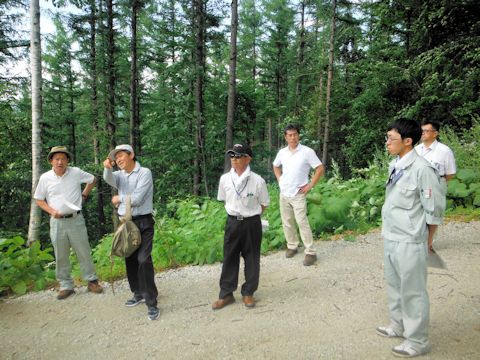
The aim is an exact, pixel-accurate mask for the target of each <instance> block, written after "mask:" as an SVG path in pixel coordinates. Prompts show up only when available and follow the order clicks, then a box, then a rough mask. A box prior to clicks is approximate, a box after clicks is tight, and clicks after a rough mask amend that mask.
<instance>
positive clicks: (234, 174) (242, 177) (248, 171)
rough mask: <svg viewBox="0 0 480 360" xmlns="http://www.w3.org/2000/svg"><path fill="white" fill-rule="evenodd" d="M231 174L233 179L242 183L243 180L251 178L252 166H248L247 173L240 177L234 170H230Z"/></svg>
mask: <svg viewBox="0 0 480 360" xmlns="http://www.w3.org/2000/svg"><path fill="white" fill-rule="evenodd" d="M230 174H231V176H232V179H234V180H235V181H236V182H239V183H241V182H242V181H243V180H245V179H246V178H248V177H249V176H250V165H248V166H247V168H246V169H245V171H244V172H243V173H242V175H240V176H238V174H237V172H236V171H235V169H234V168H230Z"/></svg>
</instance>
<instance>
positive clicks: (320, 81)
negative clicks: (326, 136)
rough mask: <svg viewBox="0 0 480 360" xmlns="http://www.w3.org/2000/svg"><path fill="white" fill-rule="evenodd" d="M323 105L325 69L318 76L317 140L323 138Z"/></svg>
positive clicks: (319, 148) (319, 146)
mask: <svg viewBox="0 0 480 360" xmlns="http://www.w3.org/2000/svg"><path fill="white" fill-rule="evenodd" d="M322 103H323V69H322V68H321V69H320V75H319V76H318V104H319V106H318V118H317V139H319V140H320V138H321V137H322V111H321V109H322ZM317 150H318V152H320V150H321V144H320V142H318V149H317Z"/></svg>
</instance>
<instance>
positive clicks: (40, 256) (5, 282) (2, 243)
mask: <svg viewBox="0 0 480 360" xmlns="http://www.w3.org/2000/svg"><path fill="white" fill-rule="evenodd" d="M24 245H25V240H24V239H23V238H22V237H20V236H15V237H13V238H8V239H0V292H4V291H5V292H7V293H10V292H13V293H15V294H25V293H26V292H27V290H31V289H33V290H42V289H44V288H45V287H46V286H48V285H50V284H51V283H52V282H53V281H54V279H55V273H54V271H53V270H51V269H50V268H49V267H48V264H49V263H50V262H52V261H53V260H54V258H53V256H52V255H51V252H52V249H51V248H47V249H45V250H42V249H40V243H39V242H38V241H37V242H34V243H33V244H32V246H31V247H29V248H25V246H24Z"/></svg>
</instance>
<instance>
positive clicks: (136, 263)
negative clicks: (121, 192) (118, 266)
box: [125, 215, 158, 306]
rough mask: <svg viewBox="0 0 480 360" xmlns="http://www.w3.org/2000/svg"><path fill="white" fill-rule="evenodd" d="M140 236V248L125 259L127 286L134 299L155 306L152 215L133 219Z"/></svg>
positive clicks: (156, 294)
mask: <svg viewBox="0 0 480 360" xmlns="http://www.w3.org/2000/svg"><path fill="white" fill-rule="evenodd" d="M133 222H134V223H135V225H137V227H138V229H139V230H140V234H141V236H142V243H141V245H140V247H139V248H138V249H137V250H136V251H135V252H134V253H133V254H132V255H130V256H129V257H128V258H125V265H126V268H127V278H128V284H129V285H130V290H132V292H133V294H134V296H135V298H137V299H141V298H144V299H145V302H146V304H147V306H157V296H158V290H157V287H156V285H155V278H154V277H155V273H154V270H153V261H152V245H153V232H154V225H153V224H154V223H153V217H152V215H142V216H139V217H138V218H133Z"/></svg>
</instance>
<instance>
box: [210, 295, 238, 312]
mask: <svg viewBox="0 0 480 360" xmlns="http://www.w3.org/2000/svg"><path fill="white" fill-rule="evenodd" d="M234 302H235V298H234V297H233V295H228V296H226V297H224V298H223V299H218V300H217V301H215V302H214V303H213V304H212V309H213V310H220V309H223V308H224V307H225V306H227V305H230V304H233V303H234Z"/></svg>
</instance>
